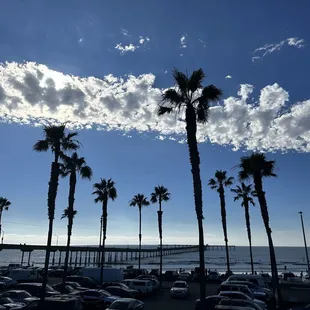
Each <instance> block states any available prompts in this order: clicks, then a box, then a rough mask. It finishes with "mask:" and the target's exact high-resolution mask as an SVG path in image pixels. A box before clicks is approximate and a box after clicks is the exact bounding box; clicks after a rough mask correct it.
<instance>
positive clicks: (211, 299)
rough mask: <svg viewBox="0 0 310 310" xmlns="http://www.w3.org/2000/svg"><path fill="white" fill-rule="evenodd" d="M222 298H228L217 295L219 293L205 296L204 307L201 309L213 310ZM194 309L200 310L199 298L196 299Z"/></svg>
mask: <svg viewBox="0 0 310 310" xmlns="http://www.w3.org/2000/svg"><path fill="white" fill-rule="evenodd" d="M223 299H228V298H227V297H225V296H219V295H212V296H208V297H206V299H205V304H204V306H205V307H204V309H203V310H214V309H215V307H216V306H217V305H218V304H219V302H220V301H221V300H223ZM195 310H201V307H200V299H197V300H196V303H195Z"/></svg>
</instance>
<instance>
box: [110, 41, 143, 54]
mask: <svg viewBox="0 0 310 310" xmlns="http://www.w3.org/2000/svg"><path fill="white" fill-rule="evenodd" d="M137 48H139V46H138V45H134V44H132V43H130V44H129V45H124V46H123V45H122V43H119V44H116V46H115V49H117V50H119V51H120V52H121V54H125V53H127V52H134V51H135V50H136V49H137Z"/></svg>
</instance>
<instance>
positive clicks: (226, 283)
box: [221, 281, 248, 288]
mask: <svg viewBox="0 0 310 310" xmlns="http://www.w3.org/2000/svg"><path fill="white" fill-rule="evenodd" d="M240 282H242V281H240ZM222 285H229V286H235V287H246V288H248V287H247V285H246V284H235V283H230V282H223V283H222V284H221V286H222Z"/></svg>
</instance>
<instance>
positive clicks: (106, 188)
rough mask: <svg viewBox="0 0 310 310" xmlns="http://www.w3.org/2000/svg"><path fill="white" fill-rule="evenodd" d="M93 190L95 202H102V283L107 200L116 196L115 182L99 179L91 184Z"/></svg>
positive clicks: (101, 276) (101, 277)
mask: <svg viewBox="0 0 310 310" xmlns="http://www.w3.org/2000/svg"><path fill="white" fill-rule="evenodd" d="M93 187H94V189H95V191H94V192H93V195H96V196H97V197H96V198H95V199H94V201H95V203H97V202H99V201H100V202H102V215H101V218H102V232H103V240H102V246H101V260H100V267H101V270H100V284H102V283H103V264H104V260H105V250H104V248H105V240H106V237H107V220H108V200H109V199H112V200H113V201H114V200H115V199H116V198H117V190H116V188H115V182H114V181H112V179H108V180H106V179H102V178H101V179H100V182H99V183H95V184H94V185H93Z"/></svg>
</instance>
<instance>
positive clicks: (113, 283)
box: [101, 282, 129, 289]
mask: <svg viewBox="0 0 310 310" xmlns="http://www.w3.org/2000/svg"><path fill="white" fill-rule="evenodd" d="M108 286H118V287H120V288H124V289H129V287H128V286H127V285H126V284H125V283H122V282H105V283H103V284H102V285H101V288H102V289H105V288H106V287H108Z"/></svg>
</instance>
